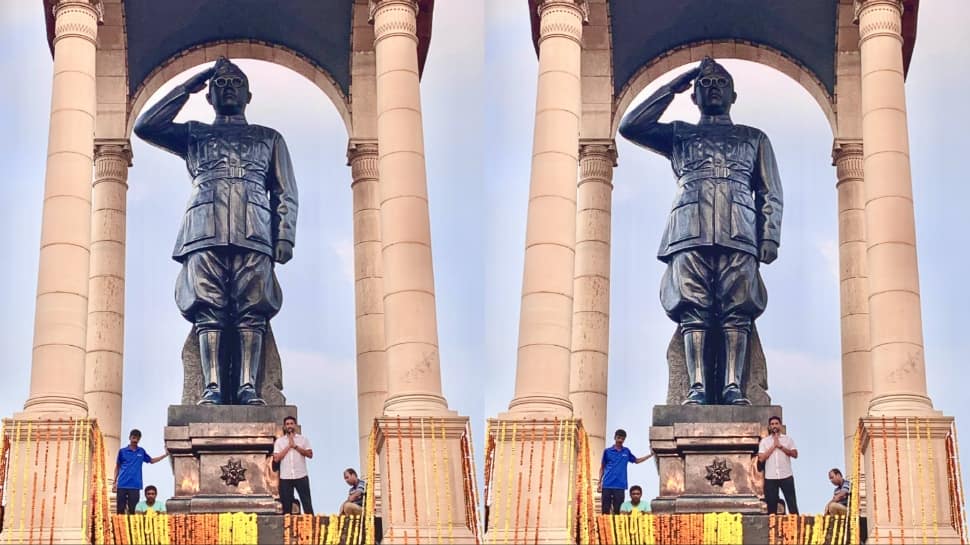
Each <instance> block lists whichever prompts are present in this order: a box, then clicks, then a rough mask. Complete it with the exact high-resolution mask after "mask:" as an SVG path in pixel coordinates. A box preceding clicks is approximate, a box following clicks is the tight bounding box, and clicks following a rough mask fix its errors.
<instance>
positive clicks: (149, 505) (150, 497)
mask: <svg viewBox="0 0 970 545" xmlns="http://www.w3.org/2000/svg"><path fill="white" fill-rule="evenodd" d="M135 512H136V513H164V512H165V502H163V501H162V502H160V501H158V489H157V488H155V485H153V484H150V485H148V486H146V487H145V501H141V502H138V505H136V506H135Z"/></svg>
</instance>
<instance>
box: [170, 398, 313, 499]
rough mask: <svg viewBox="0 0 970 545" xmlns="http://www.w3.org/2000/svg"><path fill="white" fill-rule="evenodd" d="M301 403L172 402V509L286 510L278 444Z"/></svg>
mask: <svg viewBox="0 0 970 545" xmlns="http://www.w3.org/2000/svg"><path fill="white" fill-rule="evenodd" d="M286 416H294V417H295V416H296V407H291V406H276V407H250V406H243V405H222V406H211V405H210V406H202V407H200V406H196V405H172V406H170V407H169V408H168V426H167V427H166V428H165V448H167V449H168V451H169V453H171V455H172V470H173V472H174V474H175V495H174V496H173V497H172V498H171V499H169V500H168V501H167V502H166V508H167V509H168V511H169V512H171V513H229V512H239V511H243V512H247V513H260V514H274V513H279V512H280V509H281V507H280V503H279V502H278V501H277V498H278V497H279V492H278V486H279V474H278V473H276V472H274V471H273V468H272V465H273V460H272V455H273V443H274V442H275V441H276V438H277V437H280V436H281V435H282V434H283V418H285V417H286Z"/></svg>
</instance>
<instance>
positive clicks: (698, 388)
mask: <svg viewBox="0 0 970 545" xmlns="http://www.w3.org/2000/svg"><path fill="white" fill-rule="evenodd" d="M706 338H707V332H706V331H688V332H686V333H684V360H685V363H686V364H687V379H688V382H689V383H690V390H688V391H687V399H685V400H684V405H698V404H701V405H703V404H706V403H707V392H706V390H705V386H704V341H705V340H706Z"/></svg>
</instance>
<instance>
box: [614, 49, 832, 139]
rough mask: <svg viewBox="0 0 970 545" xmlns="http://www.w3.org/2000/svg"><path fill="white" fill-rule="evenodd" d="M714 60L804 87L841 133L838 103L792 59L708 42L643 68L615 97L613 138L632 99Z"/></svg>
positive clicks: (772, 51)
mask: <svg viewBox="0 0 970 545" xmlns="http://www.w3.org/2000/svg"><path fill="white" fill-rule="evenodd" d="M706 55H710V56H711V57H714V58H715V59H738V60H745V61H752V62H756V63H758V64H762V65H765V66H768V67H770V68H774V69H775V70H778V71H779V72H781V73H783V74H785V75H787V76H788V77H790V78H791V79H793V80H795V82H797V83H798V84H799V85H801V86H802V87H803V88H804V89H805V90H806V91H808V93H809V94H810V95H811V96H812V98H814V99H815V102H816V103H818V105H819V107H820V108H821V109H822V113H823V114H824V115H825V118H826V119H827V120H828V122H829V126H830V127H831V129H832V134H833V135H835V134H838V131H837V120H836V115H835V100H834V97H832V96H831V95H830V94H829V92H828V91H827V90H826V88H825V85H824V84H823V83H822V81H821V80H820V79H819V77H818V76H817V75H816V74H815V73H813V72H812V71H811V70H809V69H808V68H807V67H806V66H804V65H803V64H802V63H800V62H799V61H797V60H795V59H794V58H792V57H791V56H789V55H787V54H785V53H783V52H781V51H780V50H778V49H775V48H773V47H770V46H767V45H763V44H755V43H752V42H750V41H747V40H736V39H731V40H707V41H702V42H693V43H688V44H684V45H680V46H677V47H674V48H672V49H669V50H667V51H665V52H664V53H663V54H661V55H658V56H656V57H654V58H653V59H651V60H650V61H648V62H647V63H646V64H644V65H643V66H641V67H640V69H639V70H638V71H637V72H636V74H635V75H634V76H633V77H632V78H630V80H629V81H627V82H626V84H625V85H624V86H623V88H622V89H621V90H620V92H619V93H617V95H616V97H615V98H614V102H613V103H614V105H615V106H616V107H615V108H614V110H613V111H614V114H613V123H612V126H611V129H610V130H611V132H610V134H611V137H614V138H615V136H616V132H617V129H618V128H619V126H620V120H621V119H622V117H623V113H624V112H626V110H627V109H628V108H629V107H630V104H631V103H632V102H633V100H634V99H635V98H636V97H637V95H638V94H640V92H641V91H643V90H644V89H645V88H646V87H647V86H648V85H650V83H652V82H653V81H654V80H656V79H657V78H658V77H660V76H662V75H663V74H665V73H667V72H668V71H670V70H673V69H675V68H677V67H679V66H683V65H685V64H689V63H692V62H698V61H700V60H701V59H703V58H704V56H706Z"/></svg>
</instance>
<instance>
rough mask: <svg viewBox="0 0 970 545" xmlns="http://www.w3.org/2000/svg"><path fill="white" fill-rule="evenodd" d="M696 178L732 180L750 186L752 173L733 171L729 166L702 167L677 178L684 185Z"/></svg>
mask: <svg viewBox="0 0 970 545" xmlns="http://www.w3.org/2000/svg"><path fill="white" fill-rule="evenodd" d="M696 180H710V181H712V182H714V183H720V182H727V181H730V182H737V183H739V184H744V185H745V186H749V185H750V184H751V175H750V174H747V173H745V172H736V171H733V170H731V169H730V168H728V167H714V168H702V169H700V170H693V171H691V172H685V173H684V174H683V175H682V176H681V177H680V178H679V179H678V180H677V184H678V185H684V184H687V183H690V182H693V181H696Z"/></svg>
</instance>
